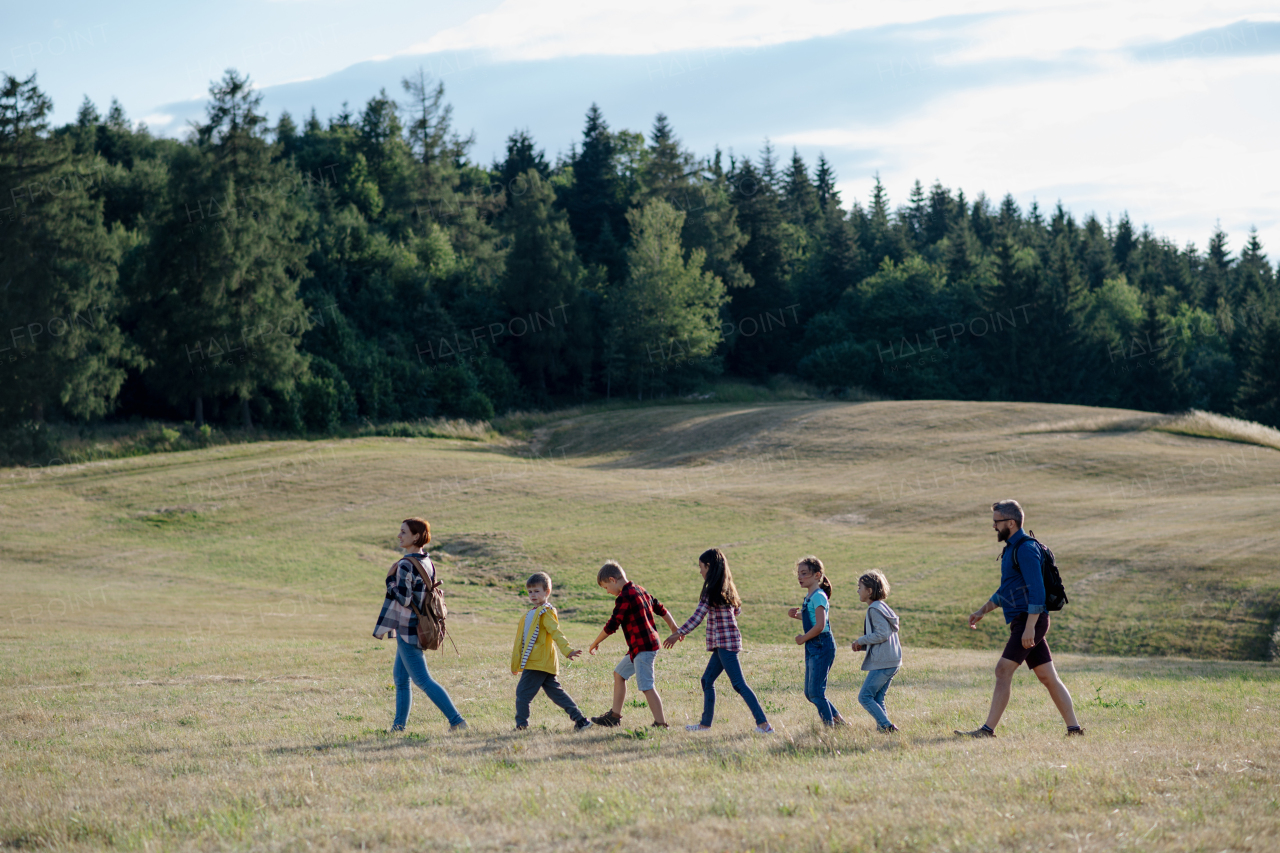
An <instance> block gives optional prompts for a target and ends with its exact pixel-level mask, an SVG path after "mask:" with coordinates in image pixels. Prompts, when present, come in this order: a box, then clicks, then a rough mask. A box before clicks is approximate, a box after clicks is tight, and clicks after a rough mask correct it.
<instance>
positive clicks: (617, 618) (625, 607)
mask: <svg viewBox="0 0 1280 853" xmlns="http://www.w3.org/2000/svg"><path fill="white" fill-rule="evenodd" d="M655 613H656V614H657V615H659V616H666V615H667V608H665V607H663V606H662V602H661V601H658V599H656V598H654V597H653V596H652V595H650V594H649V593H647V592H645V591H644V587H642V586H640V585H639V584H636V583H634V582H633V581H627V583H626V585H625V586H623V587H622V592H621V593H619V594H618V601H617V603H616V604H614V605H613V615H612V616H610V617H609V621H608V622H606V623H605V625H604V632H605V633H606V634H612V633H613V632H614V631H616V630H618V628H619V626H621V628H622V635H623V636H624V637H626V638H627V653H628V654H629V655H631V659H632V660H635V657H636V655H637V654H639V653H640V652H656V651H657V650H658V647H659V646H658V628H657V626H656V625H655V624H654V622H653V616H654V614H655Z"/></svg>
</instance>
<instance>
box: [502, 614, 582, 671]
mask: <svg viewBox="0 0 1280 853" xmlns="http://www.w3.org/2000/svg"><path fill="white" fill-rule="evenodd" d="M528 614H529V611H528V610H526V611H525V612H524V613H521V614H520V621H519V622H517V623H516V640H515V643H514V644H513V645H512V646H511V674H512V675H515V674H516V673H518V672H520V671H521V670H522V669H533V670H537V671H538V672H549V673H551V674H552V675H558V674H559V673H560V661H559V659H557V658H556V650H555V648H554V647H553V646H552V645H551V641H552V640H555V644H556V645H557V646H559V647H560V652H561V654H563V655H564V656H565V657H568V656H569V653H570V652H572V651H573V649H572V648H570V646H569V641H568V640H566V639H565V636H564V634H563V633H561V631H560V617H559V616H557V615H556V609H555V608H554V607H552V606H551V605H550V604H544V605H542V606H541V607H539V608H538V615H537V616H535V617H534V621H533V625H531V626H530V632H531V633H532V634H533V648H532V649H531V650H530V651H529V657H528V658H527V659H526V660H525V662H524V666H521V665H520V658H521V657H523V656H524V619H525V616H527V615H528Z"/></svg>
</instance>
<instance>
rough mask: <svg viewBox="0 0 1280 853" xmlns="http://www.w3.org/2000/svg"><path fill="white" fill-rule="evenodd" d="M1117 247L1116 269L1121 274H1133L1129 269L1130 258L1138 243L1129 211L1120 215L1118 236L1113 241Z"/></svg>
mask: <svg viewBox="0 0 1280 853" xmlns="http://www.w3.org/2000/svg"><path fill="white" fill-rule="evenodd" d="M1112 243H1113V244H1114V246H1115V249H1114V251H1115V260H1116V267H1117V268H1119V269H1120V271H1121V272H1124V273H1129V274H1132V272H1133V271H1132V270H1130V269H1129V256H1130V255H1131V254H1133V251H1134V249H1136V248H1137V245H1138V241H1137V239H1136V238H1135V236H1134V233H1133V223H1132V222H1130V221H1129V211H1127V210H1126V211H1125V212H1124V213H1122V214H1120V222H1119V224H1118V225H1116V235H1115V237H1114V239H1113V240H1112Z"/></svg>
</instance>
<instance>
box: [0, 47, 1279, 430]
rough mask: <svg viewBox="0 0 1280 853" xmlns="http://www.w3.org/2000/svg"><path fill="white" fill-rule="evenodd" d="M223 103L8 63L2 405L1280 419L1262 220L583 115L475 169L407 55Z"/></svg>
mask: <svg viewBox="0 0 1280 853" xmlns="http://www.w3.org/2000/svg"><path fill="white" fill-rule="evenodd" d="M210 96H211V101H210V105H209V108H208V111H207V118H206V120H205V121H204V123H202V124H199V125H197V126H195V127H193V128H192V132H191V134H190V135H189V138H187V139H186V140H184V141H178V140H174V139H169V138H162V137H158V136H154V135H152V134H151V133H149V132H148V130H147V128H146V127H145V126H142V125H135V124H134V123H132V122H131V121H130V120H129V119H128V117H127V116H126V113H125V111H124V109H123V108H122V107H121V106H120V104H118V103H116V102H114V101H113V103H112V104H111V105H110V108H109V109H108V110H107V112H106V115H105V116H104V115H103V114H102V113H101V112H100V111H99V109H98V107H97V106H95V105H94V104H93V103H91V102H89V101H88V99H86V100H85V102H84V103H83V105H82V106H81V107H80V110H79V113H78V116H77V119H76V121H75V122H74V123H73V124H68V125H66V126H63V127H56V128H55V127H51V126H50V123H49V119H48V116H49V113H50V111H51V109H52V104H51V102H50V100H49V98H48V97H47V96H46V95H44V94H43V93H42V92H41V91H40V90H39V88H38V86H37V82H36V79H35V77H34V75H33V76H32V77H31V78H28V79H25V80H19V79H15V78H13V77H8V76H5V77H4V79H3V90H2V91H0V174H3V179H4V185H5V192H4V196H3V199H0V205H3V210H0V217H2V219H0V313H2V314H3V317H4V320H5V326H4V329H3V335H2V339H0V372H2V374H3V376H2V378H0V427H3V428H6V429H9V430H15V429H23V428H30V425H32V424H37V425H38V424H41V423H43V422H45V421H46V420H53V421H63V422H72V423H74V422H81V423H84V422H91V421H101V420H118V419H122V418H123V419H128V418H130V417H133V416H138V417H143V418H160V419H170V420H179V421H190V422H192V423H193V424H194V425H195V426H196V427H199V426H202V425H204V424H205V423H210V424H213V425H220V426H240V425H246V426H253V425H256V426H259V427H268V428H271V429H276V430H284V431H294V432H298V433H324V432H329V431H333V430H337V429H341V428H342V427H343V425H344V424H352V423H355V422H365V421H372V422H380V421H387V420H409V419H417V418H423V417H462V418H468V419H488V418H491V417H493V416H494V415H495V414H497V413H501V412H504V411H509V410H513V409H534V408H547V407H552V406H558V405H567V404H572V403H578V402H583V401H593V400H603V399H613V398H628V399H633V400H647V399H651V398H661V397H671V396H685V395H690V394H697V393H699V392H700V391H702V390H703V389H706V388H708V387H709V386H710V384H711V383H713V382H714V381H715V380H717V379H719V378H724V377H730V378H740V379H745V380H749V381H765V380H768V379H769V377H772V376H777V375H779V374H782V375H790V376H794V377H798V378H799V379H801V380H804V381H805V382H807V383H809V384H811V385H812V386H813V387H814V388H815V389H817V390H819V391H821V392H822V393H826V394H829V395H832V396H835V397H840V396H849V395H854V394H861V393H868V392H870V393H873V394H878V395H881V396H885V397H891V398H898V399H907V398H955V399H960V398H963V399H974V400H1023V401H1047V402H1056V403H1082V404H1089V405H1102V406H1119V407H1131V408H1138V409H1145V410H1152V411H1173V410H1181V409H1187V408H1200V409H1206V410H1210V411H1215V412H1220V413H1225V414H1232V415H1237V416H1241V417H1245V418H1249V419H1252V420H1257V421H1260V422H1263V423H1266V424H1270V425H1280V286H1278V285H1277V272H1276V269H1274V268H1273V267H1272V266H1270V265H1269V263H1268V260H1267V258H1266V255H1265V254H1264V248H1263V246H1262V245H1260V242H1259V240H1258V239H1257V236H1256V234H1248V235H1243V236H1240V235H1236V236H1235V237H1229V236H1228V235H1227V234H1225V233H1223V232H1222V231H1220V230H1218V231H1215V232H1214V233H1212V234H1209V235H1207V237H1208V240H1207V243H1206V244H1205V246H1204V247H1203V248H1200V247H1198V246H1196V245H1193V244H1188V245H1175V244H1174V243H1173V242H1171V241H1170V240H1169V239H1167V238H1164V237H1160V236H1157V235H1154V234H1152V233H1151V232H1150V231H1149V230H1147V229H1145V228H1139V227H1135V225H1134V224H1133V223H1132V222H1131V221H1130V220H1129V218H1128V217H1127V215H1126V216H1121V217H1120V219H1119V221H1118V222H1112V221H1110V220H1108V221H1107V222H1105V223H1104V222H1100V221H1098V219H1097V218H1095V217H1094V216H1092V215H1089V216H1087V217H1084V218H1083V219H1081V218H1077V216H1076V215H1073V213H1072V212H1071V211H1070V210H1069V209H1068V208H1067V207H1066V205H1069V203H1070V199H1064V200H1062V201H1061V202H1059V203H1058V204H1057V205H1056V206H1054V207H1053V208H1052V209H1041V208H1040V207H1039V206H1037V205H1034V204H1033V205H1032V206H1031V207H1030V208H1029V209H1021V208H1020V207H1019V206H1018V204H1017V203H1016V202H1015V201H1014V200H1013V198H1012V197H1011V196H1006V197H1005V198H1004V199H1003V200H1002V201H1000V202H994V201H992V200H991V199H988V198H987V197H986V196H985V195H984V194H983V193H981V192H976V193H975V194H974V195H972V196H970V195H967V194H966V193H965V192H964V191H962V190H961V189H959V188H955V189H952V188H948V187H946V186H944V185H943V184H942V183H941V182H934V183H933V184H932V185H931V186H930V187H928V188H926V187H924V186H923V185H922V184H920V183H919V182H917V183H916V185H915V186H914V188H913V189H912V190H911V193H910V195H909V197H908V198H906V199H890V198H889V197H888V196H887V194H886V192H885V191H884V189H883V188H882V187H881V186H880V184H879V182H878V180H877V182H876V185H875V188H874V190H873V192H872V194H871V196H870V198H868V199H865V200H859V199H842V198H841V197H840V194H839V193H838V192H837V191H836V189H835V185H836V175H835V174H834V173H833V171H832V169H831V167H830V166H829V165H828V163H827V162H826V160H825V159H824V158H822V157H819V158H818V161H817V162H816V163H806V162H805V161H804V160H803V159H801V158H800V157H799V156H798V155H796V154H794V153H793V154H791V155H790V156H789V157H788V156H787V155H786V153H785V152H782V153H779V152H775V151H774V150H773V149H772V148H771V147H770V146H769V145H768V144H767V143H766V144H765V145H764V147H763V149H762V150H761V151H760V152H759V153H758V154H756V155H754V156H742V155H736V156H735V155H734V154H728V153H725V152H722V151H719V150H717V151H714V152H711V153H710V154H707V153H706V152H703V153H701V154H698V153H694V152H691V151H688V150H686V149H684V148H683V147H682V146H681V144H680V141H679V136H678V134H677V130H678V129H677V128H673V127H672V126H671V125H670V124H669V123H668V121H667V119H666V118H665V117H664V116H663V115H661V114H659V115H658V116H656V117H655V119H654V122H653V126H652V127H651V128H650V129H649V130H648V133H647V134H641V133H637V132H632V131H627V130H614V129H612V128H610V126H609V124H608V123H607V121H606V117H605V116H604V115H603V114H602V113H601V111H600V110H599V109H597V108H596V107H595V106H592V107H591V108H590V109H589V110H588V111H587V113H586V119H585V125H584V127H583V128H582V130H581V136H580V137H576V141H575V143H574V144H573V145H572V146H571V147H570V149H569V151H568V153H567V154H565V155H562V156H561V157H559V158H558V159H556V160H555V161H554V162H553V161H552V160H550V159H548V157H547V155H546V154H545V152H544V150H543V149H542V148H540V147H539V142H538V141H536V140H534V139H532V138H530V136H529V134H528V133H527V132H524V131H521V130H516V131H515V132H513V133H512V134H511V136H510V138H509V139H508V140H507V144H506V155H505V159H503V160H501V161H499V162H494V163H488V164H485V163H479V162H476V161H475V160H473V159H471V156H470V150H471V148H472V145H473V140H472V139H471V138H469V137H468V136H465V135H463V133H462V132H460V131H459V130H458V129H456V128H455V127H454V126H453V122H452V117H451V109H450V107H449V105H448V103H447V101H446V97H445V93H444V88H443V85H442V84H439V83H436V82H434V81H432V80H430V79H427V78H426V77H425V76H424V75H421V74H420V75H419V76H417V77H416V78H414V79H406V80H403V81H401V84H400V87H399V88H398V89H396V90H395V91H393V92H390V93H389V92H387V91H386V90H383V91H382V92H379V93H378V94H377V95H376V96H375V97H373V98H371V99H370V100H369V101H368V103H366V104H365V105H364V106H363V108H361V109H359V110H353V109H345V108H344V110H343V111H342V112H341V114H339V115H336V116H330V117H327V118H324V119H321V118H319V117H317V116H316V115H315V113H314V111H313V112H312V114H311V115H309V116H306V117H294V116H290V115H289V114H287V113H285V114H282V115H280V116H279V118H278V120H277V121H276V123H275V124H274V126H272V125H271V124H270V123H269V121H268V119H267V117H266V116H265V115H264V114H263V112H262V110H261V105H260V101H261V96H260V95H259V94H258V93H256V92H255V91H254V90H253V88H252V87H251V85H250V82H249V81H248V79H247V78H246V77H243V76H240V75H238V74H237V73H235V72H234V71H228V72H227V74H226V75H225V76H224V78H223V79H222V80H220V81H218V82H217V83H215V84H213V85H212V87H211V89H210ZM762 130H763V129H762ZM571 136H574V131H573V129H569V128H567V129H566V132H565V138H566V139H567V138H570V137H571ZM559 141H560V140H556V141H555V142H557V143H559ZM943 177H945V176H943ZM1233 243H1234V245H1233ZM24 425H25V426H24Z"/></svg>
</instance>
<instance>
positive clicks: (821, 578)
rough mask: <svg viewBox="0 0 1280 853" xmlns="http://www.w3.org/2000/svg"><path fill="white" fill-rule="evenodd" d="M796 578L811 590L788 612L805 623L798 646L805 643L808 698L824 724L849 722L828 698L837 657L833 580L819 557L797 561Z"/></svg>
mask: <svg viewBox="0 0 1280 853" xmlns="http://www.w3.org/2000/svg"><path fill="white" fill-rule="evenodd" d="M796 581H797V582H798V583H799V584H800V586H802V587H804V588H805V589H806V590H807V591H808V593H809V594H808V595H806V596H805V598H804V603H803V604H801V605H800V606H799V607H793V608H791V609H790V610H789V611H788V615H790V616H791V618H792V619H799V620H800V623H801V624H802V625H803V626H804V633H803V634H796V645H802V646H804V698H806V699H808V700H809V701H810V702H812V703H813V704H814V705H816V706H817V708H818V715H819V716H820V717H822V722H823V724H824V725H828V726H834V725H845V724H846V723H845V719H844V717H842V716H840V712H839V711H837V710H836V706H835V705H832V704H831V703H830V702H829V701H828V700H827V675H828V673H830V672H831V665H832V664H833V663H835V660H836V640H835V637H834V636H833V635H832V633H831V620H830V618H829V614H830V611H831V581H829V580H827V577H826V574H825V573H824V571H823V567H822V561H821V560H819V559H818V558H817V557H802V558H801V559H800V560H799V561H797V562H796Z"/></svg>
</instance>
